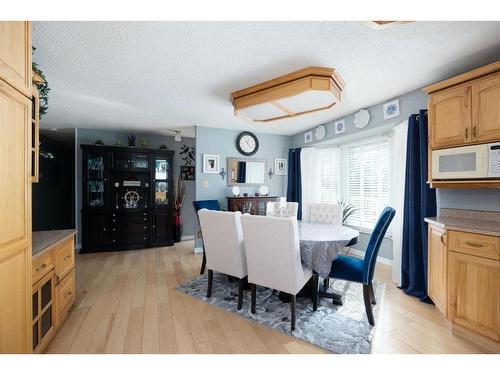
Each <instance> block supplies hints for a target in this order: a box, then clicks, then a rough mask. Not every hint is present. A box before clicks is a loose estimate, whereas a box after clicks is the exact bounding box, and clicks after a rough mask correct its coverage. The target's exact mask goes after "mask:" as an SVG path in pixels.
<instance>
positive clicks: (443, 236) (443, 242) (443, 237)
mask: <svg viewBox="0 0 500 375" xmlns="http://www.w3.org/2000/svg"><path fill="white" fill-rule="evenodd" d="M445 238H446V233H443V234H442V235H441V243H442V244H443V245H446V242H445V241H444V239H445Z"/></svg>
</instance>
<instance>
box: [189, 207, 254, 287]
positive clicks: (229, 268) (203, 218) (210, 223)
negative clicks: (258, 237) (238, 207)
mask: <svg viewBox="0 0 500 375" xmlns="http://www.w3.org/2000/svg"><path fill="white" fill-rule="evenodd" d="M198 217H199V219H200V227H201V231H202V233H203V245H204V247H205V254H206V257H207V268H208V269H209V270H213V271H218V272H221V273H224V274H226V275H230V276H235V277H238V278H243V277H245V276H246V275H247V262H246V258H245V246H244V242H243V231H242V229H241V213H240V212H226V211H212V210H207V209H206V208H202V209H201V210H200V211H198Z"/></svg>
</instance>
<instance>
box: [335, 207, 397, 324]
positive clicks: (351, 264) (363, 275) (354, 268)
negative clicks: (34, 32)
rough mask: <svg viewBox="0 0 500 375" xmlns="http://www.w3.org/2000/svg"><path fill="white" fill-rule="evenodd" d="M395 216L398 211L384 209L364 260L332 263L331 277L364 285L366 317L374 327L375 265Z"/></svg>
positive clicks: (340, 259) (346, 258) (341, 257)
mask: <svg viewBox="0 0 500 375" xmlns="http://www.w3.org/2000/svg"><path fill="white" fill-rule="evenodd" d="M395 214H396V210H395V209H394V208H392V207H386V208H384V210H383V211H382V213H381V214H380V216H379V218H378V221H377V224H376V225H375V229H374V230H373V232H372V235H371V237H370V241H369V242H368V246H367V248H366V253H365V258H364V259H359V258H355V257H351V256H347V255H339V256H338V257H337V258H336V259H335V260H334V261H333V262H332V269H331V271H330V275H329V277H331V278H334V279H342V280H348V281H354V282H358V283H362V284H363V299H364V301H365V310H366V316H367V317H368V322H369V323H370V324H371V325H372V326H374V325H375V320H374V319H373V310H372V304H375V303H376V301H375V294H374V293H373V285H372V280H373V274H374V272H375V263H376V261H377V256H378V251H379V249H380V244H381V243H382V240H383V239H384V236H385V233H386V232H387V228H388V227H389V225H390V224H391V221H392V219H393V218H394V215H395Z"/></svg>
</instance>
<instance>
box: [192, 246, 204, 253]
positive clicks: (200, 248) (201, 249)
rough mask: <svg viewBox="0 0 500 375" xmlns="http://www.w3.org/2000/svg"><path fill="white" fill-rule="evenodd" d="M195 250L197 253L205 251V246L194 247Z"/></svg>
mask: <svg viewBox="0 0 500 375" xmlns="http://www.w3.org/2000/svg"><path fill="white" fill-rule="evenodd" d="M194 252H195V254H196V253H202V252H203V248H202V247H195V248H194Z"/></svg>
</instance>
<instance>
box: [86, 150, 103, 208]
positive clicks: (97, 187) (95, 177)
mask: <svg viewBox="0 0 500 375" xmlns="http://www.w3.org/2000/svg"><path fill="white" fill-rule="evenodd" d="M86 169H87V171H86V177H87V187H86V189H87V192H86V193H87V204H88V205H89V206H90V207H103V206H104V181H105V178H104V176H105V159H104V155H103V154H98V153H95V152H89V153H88V154H87V168H86Z"/></svg>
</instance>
